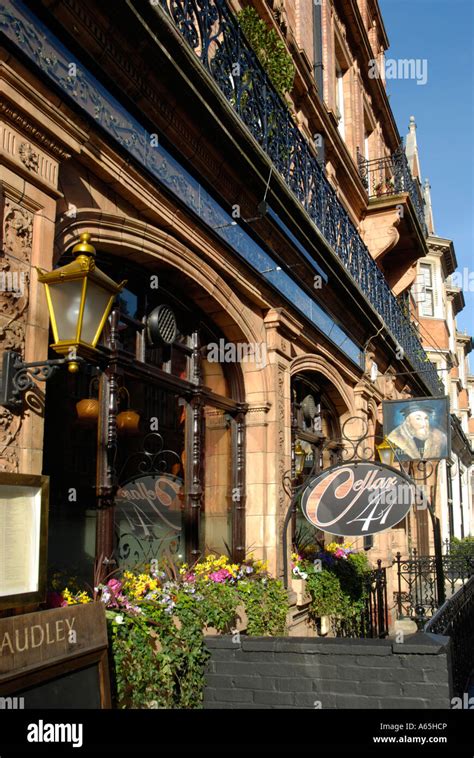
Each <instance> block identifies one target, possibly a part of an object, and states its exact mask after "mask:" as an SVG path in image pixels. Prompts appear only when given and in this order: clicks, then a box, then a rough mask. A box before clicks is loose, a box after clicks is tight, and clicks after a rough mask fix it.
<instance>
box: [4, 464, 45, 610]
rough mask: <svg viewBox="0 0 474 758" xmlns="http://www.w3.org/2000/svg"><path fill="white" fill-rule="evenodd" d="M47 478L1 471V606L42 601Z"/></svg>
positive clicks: (14, 605) (43, 592)
mask: <svg viewBox="0 0 474 758" xmlns="http://www.w3.org/2000/svg"><path fill="white" fill-rule="evenodd" d="M48 498H49V477H47V476H33V475H29V474H10V473H0V609H1V608H16V607H18V606H22V605H27V604H30V603H35V602H36V603H39V602H42V601H43V600H44V598H45V590H46V549H47V536H48V530H47V524H48Z"/></svg>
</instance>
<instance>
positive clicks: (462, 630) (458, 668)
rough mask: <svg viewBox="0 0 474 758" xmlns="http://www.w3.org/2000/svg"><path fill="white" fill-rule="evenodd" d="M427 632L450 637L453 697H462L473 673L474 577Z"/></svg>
mask: <svg viewBox="0 0 474 758" xmlns="http://www.w3.org/2000/svg"><path fill="white" fill-rule="evenodd" d="M424 631H425V632H432V633H433V634H443V635H445V636H446V637H451V643H452V652H451V655H452V668H453V688H454V694H455V695H456V696H458V697H460V696H462V695H463V693H464V692H466V689H467V685H468V682H469V678H470V676H471V674H472V671H473V670H474V645H473V639H474V576H471V578H470V579H469V581H468V582H466V584H464V585H463V586H462V587H460V589H459V590H458V591H457V592H456V593H455V594H454V595H453V596H452V597H450V598H449V599H448V600H446V602H445V603H444V605H442V606H441V608H439V610H438V611H437V612H436V613H435V614H434V616H433V618H431V619H430V620H429V621H428V623H427V624H426V625H425V627H424Z"/></svg>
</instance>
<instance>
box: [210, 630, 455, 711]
mask: <svg viewBox="0 0 474 758" xmlns="http://www.w3.org/2000/svg"><path fill="white" fill-rule="evenodd" d="M449 644H450V640H449V638H448V637H441V636H439V635H434V634H424V633H422V632H419V633H417V634H414V635H410V636H409V637H406V638H405V641H404V643H398V644H397V643H396V642H394V641H393V640H367V639H339V638H338V639H335V638H313V639H308V638H304V637H300V638H297V637H293V638H288V637H280V638H276V637H272V638H264V637H261V638H256V637H254V638H250V637H244V636H243V635H242V636H241V638H240V642H232V637H230V636H222V637H207V638H206V645H207V648H208V650H209V653H210V661H209V664H208V670H207V675H206V688H205V693H204V707H205V708H252V709H255V708H396V709H400V708H407V709H428V708H450V700H451V697H452V681H451V672H450V651H449Z"/></svg>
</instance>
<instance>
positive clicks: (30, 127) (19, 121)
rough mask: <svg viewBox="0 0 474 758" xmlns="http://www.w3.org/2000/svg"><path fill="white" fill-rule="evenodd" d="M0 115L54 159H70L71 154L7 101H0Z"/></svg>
mask: <svg viewBox="0 0 474 758" xmlns="http://www.w3.org/2000/svg"><path fill="white" fill-rule="evenodd" d="M0 113H1V114H2V115H4V116H6V117H7V118H8V119H9V120H10V121H11V122H12V123H14V124H15V126H16V127H18V129H20V131H21V132H22V133H25V132H26V133H27V134H28V135H29V136H31V137H33V138H34V139H35V140H36V141H37V142H39V143H40V144H41V145H42V147H44V148H45V149H46V150H47V151H48V152H49V153H52V154H53V155H54V156H55V157H56V158H58V159H62V160H67V159H68V158H70V157H71V153H68V152H67V151H66V150H64V148H63V147H62V145H60V144H58V143H57V142H56V141H55V140H54V139H53V138H52V137H50V136H49V135H47V134H46V133H45V132H44V131H42V129H40V128H39V126H38V125H37V124H35V123H33V121H31V120H30V118H29V117H28V116H26V115H25V114H24V113H22V112H21V111H19V110H18V109H17V108H16V106H14V105H13V104H12V103H10V102H8V100H3V99H2V100H0ZM26 144H27V143H26Z"/></svg>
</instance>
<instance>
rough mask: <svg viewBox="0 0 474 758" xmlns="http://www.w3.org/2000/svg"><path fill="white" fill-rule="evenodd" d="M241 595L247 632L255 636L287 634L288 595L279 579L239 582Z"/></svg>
mask: <svg viewBox="0 0 474 758" xmlns="http://www.w3.org/2000/svg"><path fill="white" fill-rule="evenodd" d="M238 593H239V597H240V598H241V600H242V603H243V605H244V607H245V612H246V614H247V619H248V623H247V634H250V635H252V636H254V637H264V636H266V635H269V636H275V637H276V636H278V635H282V634H285V631H286V615H287V612H288V597H287V594H286V590H285V589H284V587H283V585H282V583H281V582H280V581H278V580H277V579H265V580H264V581H263V582H256V581H255V580H253V579H249V580H247V581H242V582H239V588H238Z"/></svg>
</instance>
